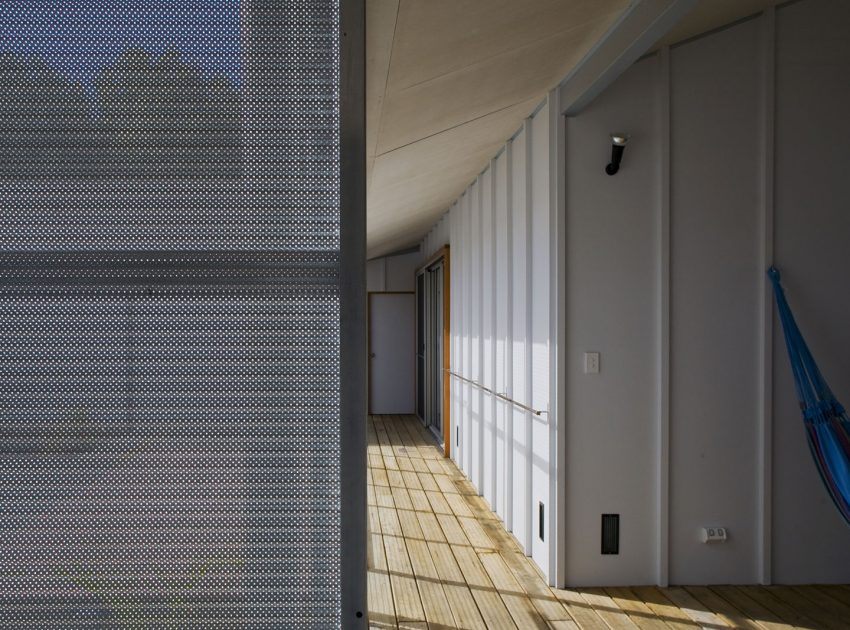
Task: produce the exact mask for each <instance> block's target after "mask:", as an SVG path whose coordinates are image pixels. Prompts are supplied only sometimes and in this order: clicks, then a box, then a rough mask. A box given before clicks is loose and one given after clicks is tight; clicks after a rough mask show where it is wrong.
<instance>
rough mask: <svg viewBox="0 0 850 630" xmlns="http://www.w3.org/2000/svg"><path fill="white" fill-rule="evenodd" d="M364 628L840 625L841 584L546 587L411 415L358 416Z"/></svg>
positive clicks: (781, 629)
mask: <svg viewBox="0 0 850 630" xmlns="http://www.w3.org/2000/svg"><path fill="white" fill-rule="evenodd" d="M368 457H369V470H368V484H369V487H368V493H369V494H368V501H369V527H370V540H369V585H368V586H369V622H370V627H372V628H400V629H401V628H420V629H425V628H428V629H430V630H446V629H449V628H489V629H501V628H520V629H521V630H526V629H533V628H569V629H572V630H578V629H582V630H621V629H622V630H635V629H638V628H639V629H641V630H643V629H646V630H686V629H689V630H693V629H696V628H706V629H709V630H714V629H722V628H750V629H753V630H786V629H789V630H790V629H792V628H813V629H814V628H826V629H836V630H839V629H842V628H844V629H847V628H850V587H847V586H805V587H789V586H776V587H755V586H743V587H739V586H722V587H716V586H713V587H710V588H709V587H704V586H703V587H687V588H684V587H676V588H665V589H660V588H656V587H652V586H647V587H630V588H625V587H621V588H604V589H603V588H586V589H569V590H560V589H550V588H549V587H548V586H547V585H546V582H545V581H544V579H543V578H542V577H541V575H540V573H539V572H538V571H537V569H536V567H535V566H534V565H533V564H532V563H531V561H530V560H529V559H528V558H526V557H525V555H523V553H522V551H520V549H519V547H518V545H517V543H516V541H515V540H514V539H513V537H512V536H511V535H510V534H508V533H507V532H506V531H505V529H504V527H503V526H502V523H501V521H499V520H498V518H497V517H496V515H495V514H493V512H492V511H490V508H489V506H488V505H487V503H486V502H485V501H484V499H482V498H481V497H479V496H478V494H477V493H476V492H475V489H474V488H473V486H472V484H471V483H470V482H469V481H468V480H466V478H465V477H464V476H463V475H462V474H461V472H460V471H459V470H458V469H457V467H456V466H455V465H454V463H453V462H452V461H451V460H448V459H444V458H443V456H442V452H441V450H440V449H439V448H438V447H437V446H436V443H435V441H434V439H433V438H432V437H431V435H430V433H428V431H426V430H425V429H424V428H423V427H422V424H421V423H420V422H419V420H418V419H417V418H415V417H412V416H372V417H370V418H369V454H368Z"/></svg>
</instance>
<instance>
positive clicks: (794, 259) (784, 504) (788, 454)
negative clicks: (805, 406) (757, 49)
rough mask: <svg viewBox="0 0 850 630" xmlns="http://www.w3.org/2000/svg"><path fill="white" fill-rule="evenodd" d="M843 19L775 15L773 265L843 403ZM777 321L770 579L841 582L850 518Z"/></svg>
mask: <svg viewBox="0 0 850 630" xmlns="http://www.w3.org/2000/svg"><path fill="white" fill-rule="evenodd" d="M848 24H850V3H847V2H841V1H838V0H834V1H820V2H800V3H797V4H789V5H788V6H785V7H782V8H781V9H779V10H778V11H777V16H776V44H777V48H776V55H777V57H776V70H777V74H776V177H775V181H776V188H775V196H776V205H775V207H776V238H775V242H776V264H777V266H778V267H779V268H780V269H781V270H782V279H783V281H784V283H785V285H786V291H787V294H788V299H789V301H790V303H791V306H792V308H793V309H794V314H795V316H796V317H797V322H798V324H799V325H800V327H801V329H802V331H803V334H804V335H805V336H806V340H807V341H808V343H809V345H810V347H811V350H812V352H813V354H814V356H815V359H816V360H817V361H818V363H819V366H820V368H821V370H822V371H823V374H824V376H825V378H826V379H827V381H828V382H829V384H830V386H831V387H832V389H833V391H834V392H835V393H836V395H837V396H838V398H839V399H840V400H842V402H843V403H844V405H845V406H847V405H848V404H850V326H848V321H850V292H848V282H847V278H848V275H850V274H848V271H850V269H849V267H850V265H848V242H849V241H850V212H848V208H850V188H848V186H847V173H848V170H850V162H848V159H847V152H846V146H847V145H846V141H847V139H850V117H849V116H848V115H847V103H848V101H850V87H849V86H848V80H847V75H846V68H848V67H850V39H848V37H847V25H848ZM839 139H840V140H839ZM774 331H775V334H774V349H773V369H774V379H773V380H774V390H773V396H774V398H773V409H774V413H775V418H774V431H775V432H774V438H775V439H774V444H773V458H774V459H773V471H774V477H773V493H772V495H773V508H774V513H773V519H772V522H773V563H774V580H775V581H776V582H779V583H782V582H796V583H811V582H848V581H850V529H848V527H847V525H846V523H844V522H843V521H842V519H841V518H840V516H839V514H838V512H837V511H836V510H835V508H834V506H833V505H832V503H831V501H830V500H829V497H828V496H827V494H826V491H825V490H824V489H823V488H822V487H821V482H820V479H819V478H818V473H817V470H816V468H815V466H814V465H813V463H812V462H811V457H810V455H809V452H808V447H807V445H806V440H805V437H804V433H803V426H802V422H801V421H800V413H799V409H798V407H797V400H796V397H795V394H794V386H793V382H792V378H791V370H790V368H789V365H788V358H787V356H786V353H785V347H784V343H783V341H782V335H781V332H780V329H779V323H778V322H776V324H775V327H774Z"/></svg>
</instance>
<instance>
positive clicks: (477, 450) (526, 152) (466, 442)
mask: <svg viewBox="0 0 850 630" xmlns="http://www.w3.org/2000/svg"><path fill="white" fill-rule="evenodd" d="M549 108H550V104H549V102H548V101H547V102H544V103H543V104H542V105H541V107H540V108H538V110H537V111H536V112H535V113H534V114H533V115H532V116H531V117H530V118H528V119H527V120H526V121H525V123H524V125H523V127H522V128H521V129H520V130H519V131H518V132H517V134H516V135H515V136H514V137H513V138H512V139H511V140H510V141H508V143H507V144H506V145H505V147H504V149H503V150H502V151H501V152H500V153H499V155H498V156H497V157H495V158H494V159H493V160H491V162H490V165H489V166H488V168H487V169H485V170H484V172H482V173H481V175H479V176H478V178H477V179H476V180H475V181H474V182H473V183H472V184H471V185H470V186H469V187H468V188H467V189H466V190H465V191H464V193H463V194H462V195H461V196H460V198H458V199H457V200H456V201H455V203H454V204H453V205H452V207H451V208H450V209H449V211H448V212H447V213H446V214H445V215H444V216H443V217H442V218H441V219H440V221H438V222H437V224H436V225H435V226H434V227H433V228H432V229H431V231H430V232H429V233H428V234H427V236H426V237H425V239H424V240H423V242H422V245H421V248H420V253H421V256H422V260H423V261H425V260H427V259H428V258H429V257H430V256H432V255H433V254H434V252H436V251H437V250H438V249H440V248H441V247H443V246H444V245H446V244H448V245H450V252H451V296H452V301H451V353H452V356H451V370H452V372H453V373H454V374H455V375H458V376H460V377H462V378H463V379H466V380H462V379H461V378H457V377H456V376H453V377H452V379H451V389H450V391H451V396H452V402H451V414H452V415H451V422H452V436H453V437H452V444H451V455H452V458H453V459H454V460H455V462H457V464H458V465H459V466H460V468H461V470H462V471H463V472H464V473H465V474H466V475H467V476H468V477H469V479H470V480H471V481H472V483H473V484H474V485H475V487H476V488H477V489H478V491H479V492H480V493H481V495H482V496H483V497H484V498H485V499H486V500H487V502H488V503H489V504H490V506H491V507H492V508H493V510H494V511H495V512H496V513H497V514H498V515H499V516H500V517H501V518H502V519H503V521H504V522H505V526H506V527H507V529H508V530H509V531H511V532H513V534H514V535H515V536H516V538H517V540H518V541H519V543H520V544H521V545H522V547H523V549H524V550H525V552H526V553H527V554H528V555H530V556H531V557H532V558H533V559H534V561H535V562H536V563H537V564H538V566H540V568H541V569H542V570H543V571H544V573H547V574H548V575H549V577H550V581H554V579H555V578H554V567H550V564H551V563H550V544H552V543H553V542H554V540H555V538H556V537H555V536H554V532H555V531H556V526H555V515H556V510H555V506H553V505H550V503H551V497H553V496H556V494H555V492H554V491H553V484H555V483H556V474H555V470H556V467H555V462H553V461H552V457H551V456H550V451H551V449H550V445H551V444H552V441H553V440H554V439H556V437H555V436H556V431H555V426H554V422H555V419H554V417H552V418H550V414H549V411H550V408H551V407H552V404H551V403H552V401H551V400H550V391H549V389H550V386H549V384H550V364H551V360H552V355H551V353H550V346H551V345H552V340H551V339H550V325H549V324H550V319H549V318H550V284H551V266H550V245H549V243H550V238H549V234H550V230H551V229H552V226H551V216H552V212H551V210H552V209H551V203H552V195H551V194H550V192H551V191H550V177H551V164H550V161H551V160H550V143H551V142H552V134H553V133H554V130H553V129H552V124H551V117H550V116H549ZM469 381H472V383H470V382H469ZM476 384H478V385H480V387H479V386H477V385H476ZM487 390H491V391H493V392H498V393H500V394H502V395H504V396H506V397H507V398H510V399H512V400H513V401H516V403H519V405H517V404H513V403H511V402H507V401H505V400H504V399H501V398H499V397H497V396H495V395H493V394H491V393H489V392H488V391H487ZM523 406H524V407H528V408H531V409H534V410H537V411H540V412H541V413H540V414H539V415H538V414H535V413H533V412H532V411H528V410H527V409H526V408H524V407H523ZM541 512H542V514H543V521H542V526H541V520H540V515H541ZM541 534H542V536H541ZM550 569H552V570H550Z"/></svg>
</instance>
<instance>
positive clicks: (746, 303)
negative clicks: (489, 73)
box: [420, 0, 850, 585]
mask: <svg viewBox="0 0 850 630" xmlns="http://www.w3.org/2000/svg"><path fill="white" fill-rule="evenodd" d="M848 23H850V4H848V3H846V2H841V1H840V0H801V1H800V2H796V3H791V4H788V5H783V6H781V7H779V8H777V9H775V10H774V9H771V10H769V11H768V12H767V13H765V14H763V15H761V16H758V17H756V18H754V19H752V20H749V21H745V22H741V23H738V24H735V25H733V26H730V27H728V28H727V29H725V30H721V31H717V32H714V33H711V34H708V35H706V36H703V37H701V38H698V39H695V40H691V41H688V42H685V43H683V44H680V45H677V46H674V47H673V48H672V49H667V48H665V49H663V50H661V51H660V52H658V53H656V54H654V55H653V56H650V57H648V58H645V59H644V60H642V61H640V62H638V63H637V64H636V65H634V66H633V67H632V68H631V69H629V70H628V71H627V72H626V73H625V74H624V75H623V76H622V77H620V78H619V79H618V81H617V82H615V84H614V85H612V87H611V88H609V89H608V90H607V91H606V92H605V93H603V94H602V95H601V96H600V97H599V98H598V99H596V101H594V102H593V103H592V104H591V105H590V106H589V107H588V108H587V109H585V110H584V111H583V112H582V113H581V114H580V115H578V116H575V117H573V118H570V119H568V120H567V122H566V142H565V144H566V153H565V155H564V158H565V163H566V168H565V170H566V181H565V193H564V194H565V197H566V200H565V205H566V217H565V223H566V226H565V227H566V229H565V232H566V239H565V240H566V256H567V258H566V265H565V267H566V272H565V281H564V282H563V283H561V284H560V286H561V287H562V290H563V291H564V292H565V295H559V296H554V295H551V293H552V291H551V283H552V281H553V278H554V276H553V271H552V266H551V262H550V260H551V258H552V256H551V254H552V252H551V251H550V248H551V245H550V242H551V239H550V234H551V229H552V225H551V224H552V218H551V216H552V215H551V212H552V211H553V203H555V200H556V199H557V193H558V192H559V191H557V190H556V188H557V186H558V181H557V177H553V173H554V174H555V175H557V171H556V169H557V168H559V167H558V166H557V165H556V164H554V163H553V158H552V155H553V153H552V152H551V150H554V148H553V147H552V146H551V144H550V143H551V142H552V140H553V138H556V136H554V135H553V134H554V130H553V129H552V127H553V123H552V120H556V119H557V118H556V117H549V116H548V114H547V110H546V107H544V109H543V110H541V111H539V112H538V113H537V114H536V115H535V116H534V117H533V118H531V119H529V120H527V121H526V124H525V125H524V127H523V128H522V129H521V130H520V131H519V132H518V133H517V135H516V136H515V137H514V138H513V139H512V140H511V141H510V142H508V144H507V145H506V147H505V148H504V150H503V151H502V152H500V154H499V155H498V156H497V157H496V158H494V160H493V161H492V162H491V164H490V167H489V168H488V169H487V170H486V171H485V173H483V174H482V175H481V176H480V177H479V178H478V179H477V180H476V181H475V182H474V183H473V184H472V185H471V186H470V187H469V189H468V190H467V191H466V192H465V193H464V195H463V196H462V197H461V198H460V199H458V201H457V202H456V203H455V204H454V205H453V206H452V208H451V209H450V211H449V212H448V213H447V214H446V215H445V216H444V217H443V218H442V219H441V220H440V221H439V222H438V223H437V224H436V225H435V226H434V228H433V229H432V230H431V232H430V233H429V234H428V236H427V237H426V238H425V239H424V241H423V243H422V246H421V256H420V261H421V260H424V259H425V258H427V257H428V256H430V255H431V254H432V253H433V252H434V251H436V250H437V249H439V248H440V247H442V246H443V245H445V244H446V243H449V244H450V245H451V251H452V277H451V283H452V295H453V300H452V323H451V329H452V345H451V347H452V369H453V370H454V371H456V372H458V373H460V374H462V375H464V376H465V377H467V378H470V379H473V380H476V381H478V382H483V383H485V384H487V386H488V387H493V388H495V390H496V391H503V392H505V393H506V394H507V395H508V396H509V397H512V398H513V399H515V400H518V401H520V402H523V403H525V404H528V405H530V406H533V407H536V408H542V409H546V408H548V407H549V406H551V405H553V404H554V403H556V402H558V401H555V400H553V398H552V392H550V391H549V390H550V382H549V375H551V374H552V373H553V372H552V370H553V366H554V365H555V359H554V357H553V356H552V351H553V348H554V347H556V340H554V339H552V338H551V337H552V333H551V332H550V329H551V327H550V323H551V322H550V321H549V319H550V318H551V313H552V310H551V307H552V305H553V300H554V299H556V298H564V299H565V304H566V321H567V326H566V339H565V342H566V343H565V348H567V349H568V350H569V354H567V355H566V367H565V370H566V375H565V379H566V383H565V386H566V395H565V396H564V399H563V400H562V401H561V404H562V405H563V406H564V407H565V409H564V410H563V411H562V413H563V415H564V416H565V417H566V454H565V456H564V462H563V464H564V466H565V467H566V473H565V476H566V485H565V491H566V496H567V498H566V506H565V523H564V527H563V528H562V530H561V532H560V535H561V536H562V539H561V540H560V541H559V542H560V543H561V546H562V547H563V551H559V552H558V553H560V554H561V556H560V557H559V558H560V559H561V560H565V567H566V570H565V575H564V578H565V582H566V583H568V584H570V585H606V584H624V583H625V584H640V583H662V584H664V583H667V582H672V583H691V584H697V583H730V582H731V583H754V582H771V581H772V582H777V583H807V582H847V581H848V580H850V530H848V528H847V527H846V525H845V524H844V523H843V522H842V521H841V519H840V517H839V516H838V514H837V512H836V511H835V509H834V508H833V506H832V505H831V503H830V500H829V497H828V495H827V493H826V491H825V490H824V489H823V488H822V486H821V482H820V480H819V479H818V476H817V472H816V469H815V467H814V465H813V464H812V462H811V458H810V455H809V453H808V449H807V446H806V441H805V436H804V433H803V427H802V422H801V420H800V417H799V412H798V407H797V403H796V400H795V397H794V390H793V385H792V381H791V376H790V370H789V368H788V362H787V358H786V356H785V349H784V346H783V342H782V337H781V331H780V329H779V327H778V323H777V322H776V321H775V316H774V314H773V313H774V311H773V305H772V295H771V294H770V293H769V290H768V286H767V284H766V282H765V278H764V269H765V268H766V267H767V266H768V264H769V263H770V262H772V261H774V260H775V262H776V263H777V265H778V266H780V268H782V270H783V278H784V279H785V281H786V286H787V291H788V293H789V297H790V300H791V302H792V306H793V307H794V308H795V310H796V312H797V315H798V320H799V322H800V325H801V326H802V327H803V330H804V333H806V335H807V336H808V338H809V341H810V343H811V346H812V348H813V351H814V352H815V354H816V356H817V358H818V359H819V361H820V362H821V364H822V366H823V369H824V372H825V374H826V375H827V377H828V378H829V379H830V381H831V383H832V384H833V386H834V389H835V390H836V391H837V392H839V395H840V396H843V397H844V398H845V399H850V328H848V327H847V325H846V322H847V321H848V319H850V318H849V317H848V316H850V295H848V293H847V290H846V288H847V282H846V278H847V273H848V270H850V269H848V267H850V264H849V263H848V259H847V256H846V252H847V246H848V239H850V212H847V208H848V207H850V187H847V186H846V185H844V179H845V177H846V173H847V172H850V158H848V153H847V151H846V149H845V147H846V143H847V142H846V141H847V140H848V139H850V117H848V116H846V113H845V105H846V103H847V102H848V101H850V83H848V81H846V79H845V78H844V74H845V72H846V68H848V67H850V39H848V38H847V37H846V36H845V33H844V31H845V26H846V24H848ZM620 130H622V131H626V132H628V133H629V134H631V140H630V142H629V145H628V147H627V149H626V153H625V158H624V163H623V168H622V170H621V171H620V173H619V174H617V175H616V176H615V177H608V176H607V175H605V173H604V170H603V169H604V166H605V164H606V163H607V162H608V160H609V157H610V142H609V141H608V134H609V133H610V132H612V131H620ZM556 286H558V285H557V284H556ZM585 351H594V352H600V353H601V356H602V362H601V363H602V370H601V373H600V374H598V375H586V374H584V372H583V363H582V358H583V356H582V355H583V352H585ZM452 397H453V400H452V422H453V424H454V425H457V426H458V427H459V432H458V436H459V437H458V438H457V440H456V443H455V444H453V446H452V449H453V450H452V455H453V457H454V458H455V460H456V461H457V462H458V463H459V465H460V466H461V468H462V469H463V470H464V472H465V473H466V474H467V475H468V476H469V477H470V479H472V481H473V482H474V483H475V485H476V487H477V488H478V489H479V491H481V492H482V493H483V495H484V496H485V497H486V498H487V499H488V501H490V503H491V505H492V506H493V507H494V509H495V510H496V512H497V513H498V514H499V515H500V516H501V517H502V518H503V519H504V521H505V524H506V526H507V527H508V529H509V530H510V531H512V532H513V533H514V535H515V536H516V537H517V539H518V540H519V541H520V543H521V544H522V545H523V547H524V548H525V549H526V551H527V553H529V554H531V555H532V556H533V558H534V559H535V561H536V562H537V563H538V565H539V566H540V567H541V568H543V569H544V570H546V571H548V574H549V576H550V580H554V579H555V577H556V575H557V573H556V572H555V570H554V567H553V566H552V562H550V561H547V558H546V555H547V554H546V549H547V545H548V542H549V541H550V539H551V536H549V535H548V531H547V542H546V543H541V542H540V541H539V540H538V539H537V529H538V523H537V520H536V519H537V507H538V501H541V500H543V501H544V502H546V505H547V512H548V514H547V521H548V522H547V527H553V526H554V524H555V517H554V515H553V514H552V512H553V510H550V509H549V508H552V507H554V506H551V505H549V504H550V503H551V499H549V500H548V501H547V497H551V496H553V494H551V493H552V489H553V488H554V487H555V486H554V478H555V475H554V470H555V462H553V461H552V459H553V458H552V456H551V455H550V453H551V452H552V447H553V439H556V433H553V432H552V430H553V427H552V425H548V427H547V422H548V421H547V419H546V416H545V415H544V416H540V417H537V416H533V415H532V414H530V413H527V412H525V411H523V410H522V409H520V408H518V407H516V406H513V405H509V404H507V403H503V402H502V401H500V400H498V399H496V400H494V399H493V397H490V396H488V395H487V394H482V393H481V391H480V390H478V389H477V388H475V387H473V386H470V385H468V384H465V383H462V382H461V381H459V380H457V379H453V380H452ZM553 436H555V437H554V438H553ZM603 513H618V514H620V515H621V541H620V542H621V545H620V554H619V555H616V556H602V555H601V554H600V538H599V537H600V519H601V514H603ZM702 525H723V526H726V527H728V528H729V532H730V540H729V542H727V543H726V544H724V545H714V546H708V545H704V544H702V543H700V542H699V541H698V534H699V528H700V527H701V526H702ZM559 581H560V580H559Z"/></svg>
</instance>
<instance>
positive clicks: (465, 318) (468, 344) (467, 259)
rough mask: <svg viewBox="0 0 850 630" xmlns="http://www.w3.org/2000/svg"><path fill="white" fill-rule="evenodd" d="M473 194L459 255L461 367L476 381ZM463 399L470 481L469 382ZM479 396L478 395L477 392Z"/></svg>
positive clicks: (464, 462)
mask: <svg viewBox="0 0 850 630" xmlns="http://www.w3.org/2000/svg"><path fill="white" fill-rule="evenodd" d="M470 199H471V193H470V192H469V191H467V192H466V193H465V194H464V195H463V197H461V199H460V213H461V222H462V225H463V230H462V235H461V241H460V248H459V252H458V253H459V254H460V259H461V267H460V273H461V277H462V278H463V286H462V289H461V290H462V294H461V295H462V300H463V314H462V315H461V326H462V330H463V362H462V364H461V367H462V370H463V371H462V372H461V375H462V376H463V377H464V378H465V379H469V380H473V379H474V376H473V373H472V326H471V324H472V320H473V316H472V301H473V300H472V293H473V291H474V289H475V288H474V280H473V278H472V248H471V243H472V238H471V235H470V226H471V225H472V204H471V203H470ZM462 389H463V395H462V404H463V409H462V410H461V417H460V431H461V459H460V462H459V464H460V467H461V470H463V472H464V473H466V476H467V477H470V478H471V477H472V447H473V440H472V428H471V427H472V421H471V415H472V414H471V404H472V395H473V391H472V386H471V385H470V384H469V383H468V381H466V380H465V381H463V387H462ZM474 393H475V395H477V392H474Z"/></svg>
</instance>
